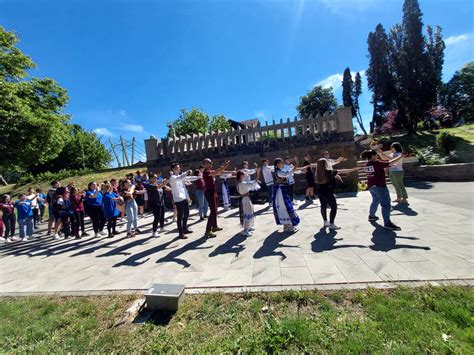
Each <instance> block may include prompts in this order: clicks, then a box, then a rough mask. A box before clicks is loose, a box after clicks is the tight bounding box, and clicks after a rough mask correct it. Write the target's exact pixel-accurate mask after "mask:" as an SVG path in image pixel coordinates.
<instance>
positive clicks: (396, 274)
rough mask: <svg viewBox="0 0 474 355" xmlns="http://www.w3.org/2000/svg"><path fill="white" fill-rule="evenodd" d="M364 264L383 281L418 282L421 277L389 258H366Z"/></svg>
mask: <svg viewBox="0 0 474 355" xmlns="http://www.w3.org/2000/svg"><path fill="white" fill-rule="evenodd" d="M364 262H365V263H366V264H367V265H369V266H370V268H371V269H372V270H373V271H374V272H375V273H376V274H377V275H379V277H380V278H381V279H382V280H387V281H396V280H418V279H419V278H420V277H419V276H418V275H416V274H415V273H413V271H410V270H407V269H406V268H404V267H403V266H402V265H400V264H398V263H397V262H395V261H394V260H393V259H392V258H390V257H389V256H387V255H385V256H379V257H366V258H364Z"/></svg>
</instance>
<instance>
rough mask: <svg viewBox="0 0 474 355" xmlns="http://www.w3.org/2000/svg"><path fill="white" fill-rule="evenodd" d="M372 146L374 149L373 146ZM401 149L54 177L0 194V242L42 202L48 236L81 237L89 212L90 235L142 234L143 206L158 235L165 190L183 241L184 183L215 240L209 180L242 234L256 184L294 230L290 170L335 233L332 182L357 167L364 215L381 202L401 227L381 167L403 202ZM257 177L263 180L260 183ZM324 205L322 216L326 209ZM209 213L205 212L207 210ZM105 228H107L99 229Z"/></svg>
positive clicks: (251, 216) (25, 226) (33, 219)
mask: <svg viewBox="0 0 474 355" xmlns="http://www.w3.org/2000/svg"><path fill="white" fill-rule="evenodd" d="M372 147H373V148H377V147H376V146H375V145H374V146H372ZM402 151H403V149H402V147H401V145H400V144H399V143H397V142H395V143H393V144H392V145H391V153H390V154H385V153H384V152H382V150H380V149H379V148H377V149H369V150H366V151H364V152H363V153H362V156H361V157H362V158H363V159H365V160H367V162H366V164H365V166H363V167H353V168H348V169H337V168H336V167H335V166H336V165H337V164H339V163H341V162H344V161H346V160H347V159H345V158H342V157H340V158H338V159H331V158H330V156H329V152H327V151H326V152H324V153H323V154H322V156H321V157H320V158H319V159H318V160H317V162H316V163H312V162H311V161H310V157H309V156H305V162H304V164H303V165H302V166H299V164H298V163H299V162H298V159H297V158H296V157H295V158H293V159H290V158H289V157H287V158H285V159H281V158H277V159H275V160H274V161H273V164H270V161H269V160H268V159H263V160H262V164H261V166H259V165H258V164H256V163H254V166H253V168H249V164H248V162H247V161H244V162H242V164H241V166H240V167H239V168H234V170H229V166H230V164H231V162H230V161H226V162H225V163H224V164H222V165H221V166H219V167H217V168H214V167H213V162H212V160H211V159H204V161H203V162H202V165H200V166H199V168H198V169H196V170H195V171H192V170H187V171H182V168H181V165H180V164H179V163H177V162H176V163H172V164H171V166H170V175H169V177H168V178H164V177H163V176H162V174H161V173H160V172H158V173H148V172H146V173H143V174H142V173H141V172H139V171H137V173H136V176H135V175H134V174H128V175H127V176H126V178H124V179H120V180H118V181H117V180H116V179H111V180H110V181H104V182H102V183H101V184H99V183H97V182H90V183H89V184H88V186H87V189H82V190H81V189H80V188H79V187H76V186H75V185H74V183H72V182H71V183H69V184H68V185H67V186H61V183H60V182H59V181H53V182H52V183H51V188H50V189H49V190H48V191H47V193H46V194H45V193H43V192H42V191H41V189H36V190H33V189H29V190H28V193H27V194H20V195H19V196H18V199H17V200H16V201H14V202H13V201H12V199H11V197H10V196H9V195H3V196H2V197H1V198H0V214H2V216H1V219H0V237H1V238H2V240H3V241H5V242H11V241H13V240H15V238H14V233H15V210H16V217H17V218H16V220H17V222H18V227H19V239H20V240H22V241H28V240H29V239H31V238H32V237H33V234H34V231H35V229H36V228H37V227H38V224H39V223H41V222H42V220H43V216H44V212H45V209H46V206H47V210H48V230H47V235H51V234H52V235H53V238H54V239H62V238H68V237H74V238H76V239H80V238H82V237H84V236H88V235H89V234H88V233H87V232H86V230H85V223H84V218H85V216H86V215H87V216H89V218H90V220H91V224H92V230H93V236H94V237H95V238H98V237H101V236H106V237H108V238H113V237H114V236H115V235H116V234H118V233H119V232H118V231H117V229H116V228H117V221H118V220H121V219H123V218H126V220H127V224H126V229H127V236H128V237H134V236H136V235H137V234H140V233H142V231H141V230H140V229H139V228H138V219H139V217H140V215H143V214H144V212H145V211H148V212H151V213H152V214H153V222H152V236H154V237H158V236H159V235H160V233H161V232H164V231H167V230H166V229H165V227H164V225H165V211H166V203H165V201H166V198H165V196H166V193H167V192H168V193H170V194H171V196H172V206H173V221H175V222H176V225H177V232H178V237H179V238H181V239H186V238H188V234H190V233H192V230H191V229H190V228H189V226H188V219H189V206H190V204H191V198H190V196H189V192H188V187H189V185H192V184H194V185H195V191H196V198H197V203H198V215H199V219H200V221H203V220H205V219H207V222H206V229H205V236H206V237H208V238H213V237H216V233H217V232H219V231H221V230H222V228H220V227H219V226H218V219H217V214H218V194H217V191H218V189H217V188H216V177H219V178H220V183H221V189H220V191H221V199H222V204H223V207H224V209H225V210H228V209H229V208H230V207H231V199H232V198H233V197H237V198H238V202H239V219H240V225H241V227H242V231H241V233H242V234H243V235H245V236H247V237H251V236H252V235H253V231H254V229H255V213H254V207H253V204H252V198H251V197H252V194H253V193H254V191H258V190H260V189H261V188H263V187H264V188H266V191H267V194H268V204H269V208H272V209H273V215H274V218H275V222H276V224H277V225H282V226H283V231H284V232H289V233H295V232H297V231H298V225H299V223H300V218H299V217H298V214H297V213H296V211H295V205H294V192H293V187H294V185H295V177H294V175H295V174H304V175H305V178H306V182H307V188H306V196H305V200H306V202H310V203H311V202H312V200H313V199H314V198H315V195H316V193H317V196H318V198H319V201H320V211H321V216H322V219H323V227H324V228H329V229H330V230H338V229H340V227H339V226H338V225H336V224H335V219H336V215H337V203H336V198H335V190H336V187H337V184H338V183H340V182H342V181H343V178H344V176H346V175H347V174H351V173H355V172H357V171H359V170H361V169H362V170H364V171H365V173H366V174H367V185H368V189H369V191H370V194H371V196H372V202H371V204H370V206H369V216H368V220H369V221H370V222H375V221H376V220H378V217H377V216H376V212H377V209H378V206H379V205H380V206H381V210H382V217H383V222H384V223H383V227H384V228H387V229H391V230H400V227H398V226H396V225H395V224H394V223H393V222H392V221H391V220H390V210H391V204H390V195H389V191H388V188H387V184H386V175H385V169H387V168H388V169H389V174H390V178H391V180H392V182H393V185H394V187H395V190H396V193H397V199H396V200H395V201H394V202H397V203H407V198H408V196H407V193H406V189H405V187H404V186H403V165H402V159H403V154H402ZM230 179H235V187H236V188H235V189H236V193H237V196H232V195H231V193H230V188H229V180H230ZM262 180H263V182H262ZM328 208H329V209H330V213H329V217H328V215H327V209H328ZM208 212H209V214H208ZM105 228H106V232H105V231H104V229H105Z"/></svg>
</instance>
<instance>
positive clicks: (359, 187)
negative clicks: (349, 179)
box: [357, 181, 369, 191]
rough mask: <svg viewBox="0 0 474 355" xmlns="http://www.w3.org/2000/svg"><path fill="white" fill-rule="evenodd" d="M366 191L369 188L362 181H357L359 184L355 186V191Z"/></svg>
mask: <svg viewBox="0 0 474 355" xmlns="http://www.w3.org/2000/svg"><path fill="white" fill-rule="evenodd" d="M368 189H369V187H368V186H367V184H366V183H365V182H363V181H359V183H358V184H357V190H358V191H367V190H368Z"/></svg>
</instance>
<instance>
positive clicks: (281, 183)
mask: <svg viewBox="0 0 474 355" xmlns="http://www.w3.org/2000/svg"><path fill="white" fill-rule="evenodd" d="M273 165H274V167H275V183H274V185H273V214H274V216H275V221H276V224H278V225H283V228H284V229H283V230H284V231H285V232H292V233H295V232H297V231H298V228H297V227H296V226H297V225H298V224H299V223H300V218H299V217H298V215H297V214H296V212H295V209H294V207H293V202H292V201H291V197H290V191H289V178H290V176H293V174H294V172H295V171H294V170H298V169H299V170H301V168H297V169H294V168H293V167H292V166H289V167H288V166H287V167H285V163H284V162H283V160H282V159H281V158H277V159H275V161H274V163H273Z"/></svg>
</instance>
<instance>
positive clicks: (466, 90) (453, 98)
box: [440, 62, 474, 119]
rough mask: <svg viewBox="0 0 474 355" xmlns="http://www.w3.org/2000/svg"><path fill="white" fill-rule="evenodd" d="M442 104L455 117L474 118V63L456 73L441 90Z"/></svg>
mask: <svg viewBox="0 0 474 355" xmlns="http://www.w3.org/2000/svg"><path fill="white" fill-rule="evenodd" d="M440 96H441V102H442V104H443V105H444V107H446V109H448V111H449V112H451V113H452V115H453V117H454V118H456V119H459V118H464V119H467V118H472V117H474V62H469V63H467V64H466V65H465V66H463V67H462V68H461V70H459V71H457V72H456V73H454V75H453V77H452V78H451V80H449V81H448V82H447V83H446V84H445V85H443V87H442V89H441V94H440Z"/></svg>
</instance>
